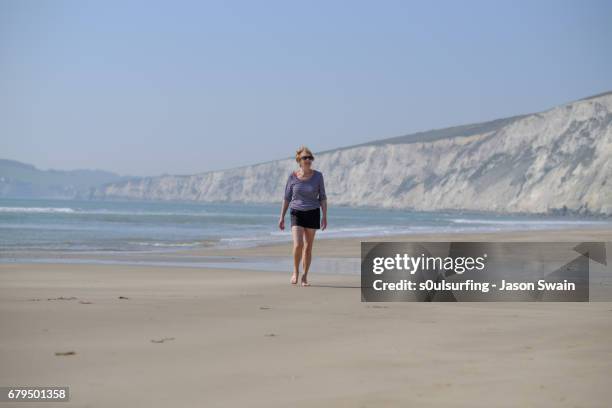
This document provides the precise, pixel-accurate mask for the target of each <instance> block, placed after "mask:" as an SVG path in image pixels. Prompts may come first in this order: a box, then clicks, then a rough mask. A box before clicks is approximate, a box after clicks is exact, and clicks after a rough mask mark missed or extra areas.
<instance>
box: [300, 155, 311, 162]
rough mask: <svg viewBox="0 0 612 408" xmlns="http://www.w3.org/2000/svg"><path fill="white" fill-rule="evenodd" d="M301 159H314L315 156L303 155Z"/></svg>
mask: <svg viewBox="0 0 612 408" xmlns="http://www.w3.org/2000/svg"><path fill="white" fill-rule="evenodd" d="M300 160H310V161H312V160H314V157H312V156H302V157H300Z"/></svg>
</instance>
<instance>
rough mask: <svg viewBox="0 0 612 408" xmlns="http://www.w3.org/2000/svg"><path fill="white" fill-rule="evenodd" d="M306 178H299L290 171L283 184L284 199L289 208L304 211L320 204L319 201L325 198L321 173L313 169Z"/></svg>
mask: <svg viewBox="0 0 612 408" xmlns="http://www.w3.org/2000/svg"><path fill="white" fill-rule="evenodd" d="M313 172H314V173H313V174H312V176H310V178H309V179H308V180H300V179H299V178H297V176H296V175H295V173H294V172H293V171H292V172H291V173H290V174H289V177H288V178H287V184H286V185H285V196H284V198H285V200H287V201H289V208H293V209H295V210H300V211H306V210H314V209H316V208H319V207H320V206H321V201H323V200H326V199H327V195H326V194H325V182H324V181H323V173H321V172H320V171H318V170H313Z"/></svg>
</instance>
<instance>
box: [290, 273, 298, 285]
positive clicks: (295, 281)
mask: <svg viewBox="0 0 612 408" xmlns="http://www.w3.org/2000/svg"><path fill="white" fill-rule="evenodd" d="M297 281H298V274H297V273H295V272H293V275H291V284H292V285H296V284H297Z"/></svg>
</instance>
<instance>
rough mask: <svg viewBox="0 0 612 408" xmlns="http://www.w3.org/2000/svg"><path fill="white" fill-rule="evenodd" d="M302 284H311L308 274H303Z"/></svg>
mask: <svg viewBox="0 0 612 408" xmlns="http://www.w3.org/2000/svg"><path fill="white" fill-rule="evenodd" d="M302 286H310V283H308V278H307V277H306V275H304V276H302Z"/></svg>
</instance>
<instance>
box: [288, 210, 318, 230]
mask: <svg viewBox="0 0 612 408" xmlns="http://www.w3.org/2000/svg"><path fill="white" fill-rule="evenodd" d="M289 213H290V214H291V226H292V227H293V226H299V227H304V228H313V229H320V228H321V208H315V209H314V210H306V211H301V210H295V209H293V208H292V209H291V210H290V211H289Z"/></svg>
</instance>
